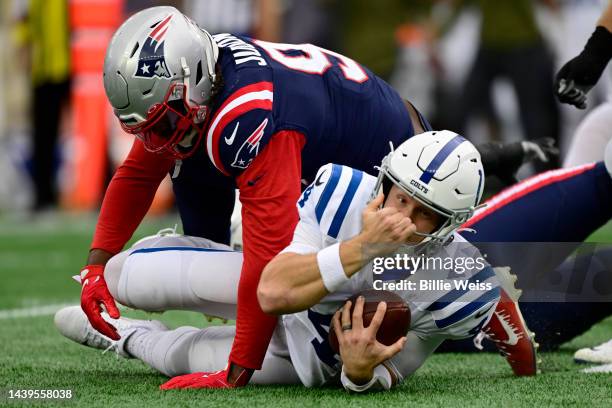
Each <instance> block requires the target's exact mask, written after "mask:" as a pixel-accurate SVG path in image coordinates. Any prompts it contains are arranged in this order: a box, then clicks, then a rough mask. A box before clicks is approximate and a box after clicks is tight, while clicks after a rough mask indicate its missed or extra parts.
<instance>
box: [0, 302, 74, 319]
mask: <svg viewBox="0 0 612 408" xmlns="http://www.w3.org/2000/svg"><path fill="white" fill-rule="evenodd" d="M74 305H75V303H74V302H73V303H54V304H49V305H40V306H32V307H24V308H20V309H7V310H0V320H7V319H27V318H30V317H39V316H51V315H54V314H55V312H57V311H58V310H60V309H61V308H63V307H66V306H74Z"/></svg>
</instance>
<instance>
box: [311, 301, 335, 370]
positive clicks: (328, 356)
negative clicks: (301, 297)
mask: <svg viewBox="0 0 612 408" xmlns="http://www.w3.org/2000/svg"><path fill="white" fill-rule="evenodd" d="M308 319H309V320H310V322H311V323H312V325H313V326H314V328H315V329H316V330H317V333H319V336H320V337H321V339H323V340H322V341H319V340H317V339H316V338H315V339H312V341H311V342H310V344H312V346H313V347H314V349H315V353H317V357H319V360H321V361H322V362H324V363H325V364H327V365H328V366H330V367H332V368H333V367H335V366H336V365H337V364H338V360H337V359H336V357H334V351H333V350H332V349H331V346H330V345H329V340H328V337H329V326H330V324H331V319H332V315H324V314H321V313H317V312H314V311H312V310H311V309H308ZM323 326H326V327H328V329H327V330H326V329H325V327H323Z"/></svg>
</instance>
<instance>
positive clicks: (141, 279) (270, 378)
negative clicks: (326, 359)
mask: <svg viewBox="0 0 612 408" xmlns="http://www.w3.org/2000/svg"><path fill="white" fill-rule="evenodd" d="M241 267H242V253H241V252H236V251H233V250H232V249H231V248H230V247H228V246H226V245H222V244H217V243H215V242H212V241H210V240H207V239H203V238H197V237H188V236H182V235H176V234H171V235H164V236H159V235H158V236H154V237H147V238H144V239H142V240H141V241H139V242H137V243H136V244H134V246H133V247H132V248H130V249H128V250H126V251H123V252H121V253H120V254H117V255H116V256H114V257H113V258H111V259H110V261H109V262H108V264H107V265H106V268H105V272H104V277H105V279H106V282H107V284H108V288H109V290H110V292H111V294H112V295H113V297H114V298H115V299H116V300H117V301H118V302H120V303H121V304H123V305H126V306H129V307H131V308H134V309H140V310H145V311H150V312H159V311H165V310H189V311H195V312H201V313H205V314H207V315H213V316H218V317H222V318H225V319H235V318H236V301H237V293H238V281H239V279H240V270H241ZM234 334H235V327H233V326H211V327H207V328H204V329H198V328H195V327H179V328H177V329H175V330H168V331H149V330H137V331H136V332H135V333H134V334H133V335H132V336H131V337H130V338H129V339H128V340H127V344H126V348H127V351H128V352H129V353H130V354H132V355H133V356H134V357H136V358H138V359H140V360H142V361H144V362H145V363H146V364H148V365H150V366H151V367H153V368H154V369H156V370H158V371H160V372H162V373H164V374H166V375H168V376H171V377H172V376H176V375H181V374H188V373H193V372H200V371H204V372H211V371H217V370H222V369H223V368H224V367H225V365H226V364H227V360H228V357H229V353H230V349H231V346H232V342H233V339H234ZM251 382H252V383H256V384H299V383H300V380H299V377H298V376H297V374H296V372H295V369H294V368H293V366H292V364H291V361H290V359H289V352H288V350H287V346H286V341H285V338H284V329H283V327H282V326H281V325H280V324H279V326H278V327H277V330H276V331H275V333H274V336H273V338H272V341H271V343H270V346H269V348H268V352H267V354H266V357H265V359H264V363H263V367H262V369H261V370H260V371H256V372H255V374H254V375H253V378H252V380H251Z"/></svg>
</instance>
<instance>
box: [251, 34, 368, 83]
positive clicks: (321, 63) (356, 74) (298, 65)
mask: <svg viewBox="0 0 612 408" xmlns="http://www.w3.org/2000/svg"><path fill="white" fill-rule="evenodd" d="M254 42H255V43H256V44H257V45H259V46H260V47H261V48H263V49H264V50H266V52H267V53H268V54H269V55H270V57H272V58H273V59H275V60H276V61H278V62H280V63H281V64H283V65H284V66H286V67H287V68H291V69H294V70H296V71H302V72H306V73H309V74H318V75H323V74H324V73H325V71H327V70H328V69H329V68H330V67H331V66H332V65H333V64H332V63H331V61H330V60H329V58H328V55H331V56H333V57H335V58H336V59H337V61H338V62H337V64H338V66H339V67H340V69H341V70H342V73H343V74H344V77H345V78H346V79H348V80H349V81H353V82H357V83H361V82H364V81H367V79H368V75H367V74H366V73H365V71H364V70H363V68H361V66H360V65H359V64H358V63H356V62H355V61H353V60H352V59H350V58H347V57H345V56H344V55H342V54H338V53H336V52H333V51H329V50H326V49H324V48H319V47H317V46H315V45H312V44H282V43H271V42H267V41H260V40H255V41H254ZM287 51H293V52H295V51H300V52H301V54H302V55H296V56H293V55H287V54H285V52H287Z"/></svg>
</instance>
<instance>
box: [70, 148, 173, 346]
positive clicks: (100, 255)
mask: <svg viewBox="0 0 612 408" xmlns="http://www.w3.org/2000/svg"><path fill="white" fill-rule="evenodd" d="M172 163H173V161H172V160H170V159H167V158H164V157H162V156H160V155H157V154H153V153H150V152H147V151H146V150H145V149H144V146H143V145H142V142H140V141H139V140H135V142H134V144H133V145H132V149H131V151H130V153H129V154H128V157H127V158H126V160H125V162H124V163H123V164H122V165H121V166H120V167H119V168H118V169H117V171H116V172H115V175H114V176H113V179H112V180H111V182H110V184H109V186H108V189H107V190H106V194H105V196H104V201H103V203H102V209H101V212H100V217H99V218H98V223H97V225H96V232H95V234H94V239H93V242H92V245H91V251H90V252H89V256H88V259H87V265H86V266H85V267H84V268H83V269H82V270H81V274H80V275H81V283H82V285H83V290H82V292H81V307H82V309H83V311H84V312H85V314H86V315H87V317H88V319H89V321H90V323H91V324H92V326H93V327H94V328H95V329H96V330H98V331H99V332H100V333H102V334H104V335H106V336H108V337H110V338H112V339H115V340H117V339H119V334H118V333H117V331H116V330H115V328H114V327H113V326H112V325H110V324H108V323H107V322H106V321H105V320H104V319H102V317H101V315H100V313H101V311H102V309H101V307H100V305H104V307H105V308H106V311H107V312H108V313H109V315H110V316H111V317H113V318H118V317H119V310H118V309H117V307H116V305H115V301H114V300H113V298H112V296H111V294H110V292H109V291H108V288H107V286H106V282H105V280H104V265H106V262H107V261H108V260H109V259H110V258H111V257H112V256H113V255H114V254H116V253H118V252H119V251H120V250H121V249H122V248H123V246H124V245H125V243H126V242H127V241H128V240H129V239H130V237H131V236H132V234H133V233H134V231H135V230H136V228H137V227H138V225H139V224H140V222H141V221H142V218H143V217H144V216H145V214H146V212H147V210H148V209H149V207H150V206H151V202H152V201H153V197H154V196H155V192H156V191H157V187H158V186H159V184H160V183H161V181H162V180H163V178H164V177H165V175H166V173H167V172H168V170H169V169H170V168H171V166H172Z"/></svg>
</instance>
